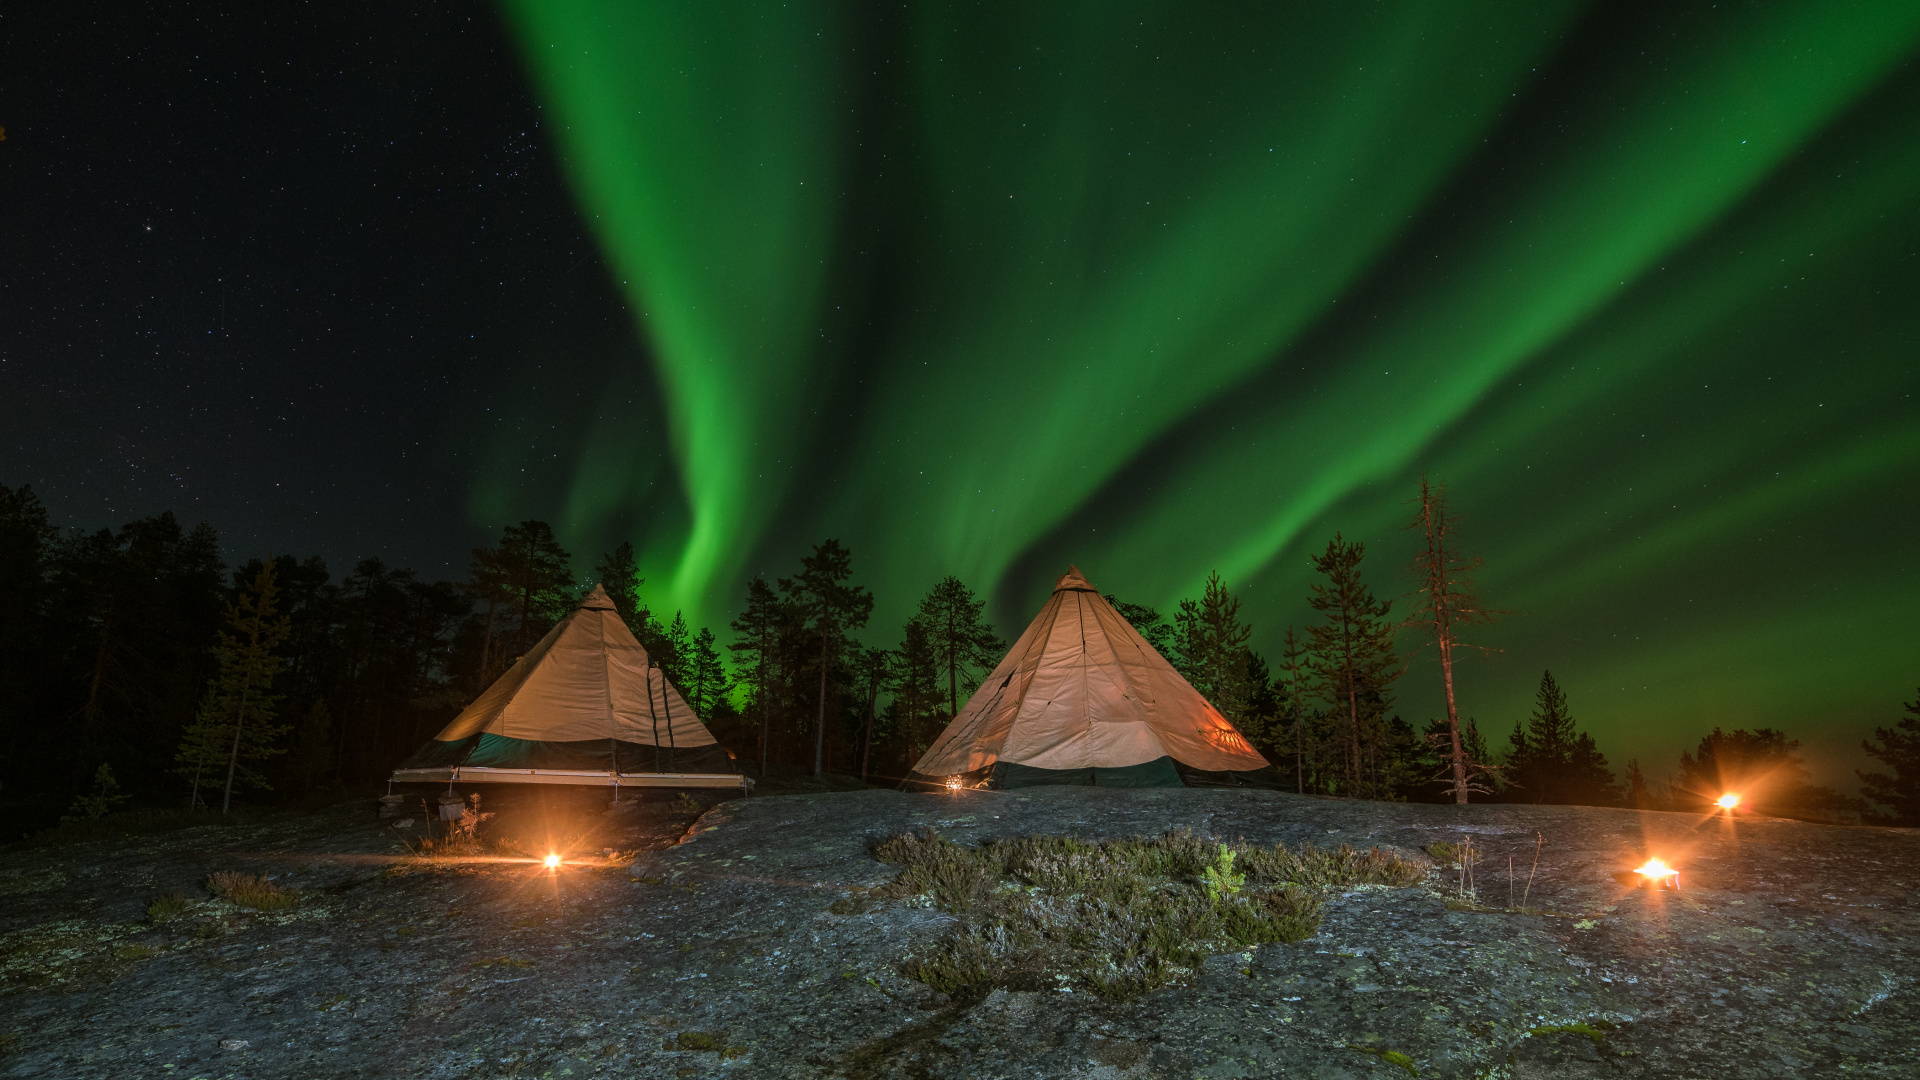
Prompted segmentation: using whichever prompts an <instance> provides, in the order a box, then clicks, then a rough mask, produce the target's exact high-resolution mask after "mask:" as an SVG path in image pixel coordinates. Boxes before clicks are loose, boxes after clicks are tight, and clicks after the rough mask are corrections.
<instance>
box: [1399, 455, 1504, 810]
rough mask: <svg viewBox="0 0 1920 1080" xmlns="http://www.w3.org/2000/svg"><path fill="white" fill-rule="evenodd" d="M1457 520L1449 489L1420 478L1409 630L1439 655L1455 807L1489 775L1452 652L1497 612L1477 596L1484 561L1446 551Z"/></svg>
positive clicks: (1449, 769)
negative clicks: (1465, 630)
mask: <svg viewBox="0 0 1920 1080" xmlns="http://www.w3.org/2000/svg"><path fill="white" fill-rule="evenodd" d="M1457 521H1458V517H1457V516H1456V515H1454V514H1452V513H1450V512H1449V511H1448V510H1447V496H1446V491H1445V489H1444V488H1443V487H1441V486H1440V485H1438V484H1434V485H1429V484H1428V483H1427V478H1426V477H1424V476H1423V477H1421V478H1420V513H1419V515H1418V516H1417V517H1416V518H1414V521H1413V524H1411V525H1409V526H1408V528H1410V529H1419V530H1420V531H1421V532H1422V534H1423V535H1424V536H1425V539H1426V544H1425V546H1424V547H1423V548H1422V549H1421V551H1420V554H1419V555H1417V556H1415V557H1414V570H1415V572H1416V573H1418V574H1419V579H1420V588H1419V591H1418V592H1417V593H1416V594H1415V595H1416V597H1417V598H1416V599H1415V600H1414V607H1413V612H1412V615H1411V617H1409V618H1408V619H1407V625H1408V626H1410V627H1418V628H1419V629H1421V630H1422V631H1424V632H1425V633H1427V634H1429V635H1431V636H1432V638H1433V644H1434V648H1435V650H1436V651H1437V652H1438V653H1439V657H1440V683H1441V685H1442V686H1443V687H1444V688H1445V690H1446V701H1447V720H1446V730H1445V732H1444V736H1445V739H1446V754H1445V757H1446V767H1447V771H1448V772H1449V773H1450V774H1451V784H1450V785H1449V790H1450V792H1451V794H1452V796H1453V801H1454V802H1456V803H1462V804H1464V803H1465V802H1466V801H1467V793H1468V792H1469V791H1483V792H1484V791H1487V790H1488V789H1487V788H1486V787H1485V786H1484V785H1480V784H1476V783H1475V781H1476V780H1477V779H1479V777H1478V776H1476V774H1480V775H1484V774H1485V770H1486V760H1485V759H1484V758H1481V759H1479V760H1475V759H1474V757H1473V755H1472V754H1471V753H1470V752H1469V748H1468V746H1467V744H1466V740H1465V739H1464V738H1463V737H1462V732H1461V727H1460V707H1459V705H1458V704H1457V702H1456V701H1455V697H1454V686H1453V661H1454V651H1455V649H1456V648H1459V647H1461V643H1460V641H1459V640H1458V638H1457V636H1456V635H1457V632H1458V629H1459V628H1460V627H1461V626H1463V625H1466V624H1469V623H1476V622H1489V621H1491V620H1492V618H1493V613H1492V612H1490V611H1488V610H1487V609H1486V607H1485V606H1484V605H1483V604H1481V602H1480V598H1479V597H1478V596H1477V595H1475V590H1474V584H1473V572H1474V571H1475V570H1478V569H1479V568H1480V560H1479V559H1470V558H1464V557H1462V556H1460V555H1458V554H1456V553H1455V552H1453V551H1452V550H1451V548H1450V547H1449V546H1448V545H1449V543H1450V540H1451V536H1452V533H1453V528H1454V525H1455V523H1456V522H1457Z"/></svg>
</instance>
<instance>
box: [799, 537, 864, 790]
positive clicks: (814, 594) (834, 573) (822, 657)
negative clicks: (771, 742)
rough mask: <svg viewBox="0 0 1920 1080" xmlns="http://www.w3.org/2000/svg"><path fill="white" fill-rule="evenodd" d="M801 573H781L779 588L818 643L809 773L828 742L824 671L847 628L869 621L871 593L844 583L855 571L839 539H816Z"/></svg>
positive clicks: (820, 765) (817, 770) (843, 646)
mask: <svg viewBox="0 0 1920 1080" xmlns="http://www.w3.org/2000/svg"><path fill="white" fill-rule="evenodd" d="M800 568H801V569H800V573H799V574H798V575H796V576H794V577H791V578H781V579H780V591H782V592H784V593H786V594H787V601H788V602H789V603H791V604H792V605H793V606H794V610H795V612H796V613H797V614H798V615H799V616H800V618H801V620H802V622H803V623H804V624H805V626H806V630H807V633H808V635H809V636H810V637H811V638H812V639H813V640H815V641H817V642H818V643H819V654H818V661H819V664H820V694H819V709H818V712H817V713H816V715H815V717H814V729H813V775H814V776H816V777H817V776H819V775H821V773H822V771H823V769H824V766H825V760H826V746H827V677H828V675H829V673H830V672H831V671H832V669H833V666H834V662H835V661H836V660H838V659H839V658H840V656H841V655H842V654H844V653H845V652H846V650H847V647H848V645H849V644H850V642H849V640H848V638H847V631H849V630H858V629H859V628H860V627H863V626H865V625H867V619H868V618H869V617H870V616H871V615H872V614H873V594H872V593H870V592H868V591H867V590H866V589H865V588H864V587H863V586H859V585H848V584H846V581H847V579H848V578H850V577H852V576H853V553H852V552H850V551H848V550H847V549H846V548H843V547H841V546H840V541H838V540H827V541H825V542H824V543H820V544H816V545H814V548H813V554H812V555H809V556H807V557H805V558H803V559H801V560H800Z"/></svg>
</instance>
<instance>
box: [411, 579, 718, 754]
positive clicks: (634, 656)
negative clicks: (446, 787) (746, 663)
mask: <svg viewBox="0 0 1920 1080" xmlns="http://www.w3.org/2000/svg"><path fill="white" fill-rule="evenodd" d="M393 778H394V779H395V780H402V781H422V780H429V781H441V782H444V781H459V782H461V783H485V782H496V783H497V782H508V783H533V784H593V785H605V786H612V787H621V786H639V787H742V786H744V785H746V784H747V783H749V781H747V780H746V779H745V778H743V777H742V776H741V775H740V774H739V773H738V771H737V770H736V768H735V766H734V764H733V759H732V757H731V756H730V755H729V754H728V753H727V751H726V750H725V749H724V748H723V747H721V745H720V744H719V742H717V741H716V740H715V739H714V737H713V734H712V733H711V732H709V731H708V730H707V727H706V725H705V724H702V723H701V722H700V718H699V717H697V716H695V715H694V712H693V710H692V709H691V708H689V707H688V705H687V702H686V699H685V698H682V697H681V696H680V692H679V691H678V690H675V689H674V688H673V684H672V683H670V682H668V681H667V677H666V674H665V673H664V672H662V671H661V670H660V668H659V667H658V666H657V665H656V664H654V662H653V659H652V658H651V657H649V656H648V655H647V650H646V649H644V648H642V647H641V645H640V642H639V641H638V640H636V639H635V638H634V636H633V632H632V631H630V630H628V629H627V624H626V623H625V622H624V621H622V620H621V618H620V613H619V612H618V611H616V610H615V609H614V606H613V600H612V599H611V598H610V597H608V596H607V593H606V590H605V589H602V588H601V587H600V586H598V585H596V586H594V588H593V592H591V593H589V594H588V595H587V598H586V599H585V600H584V601H582V602H581V604H580V606H579V607H578V608H576V609H575V610H574V611H573V612H572V613H571V614H569V615H568V616H567V617H566V618H564V619H561V620H560V625H558V626H556V627H554V628H553V630H552V631H551V632H550V633H548V634H547V636H546V637H544V638H541V639H540V643H539V644H538V645H535V646H534V647H533V648H532V649H530V650H528V652H527V654H526V655H525V656H523V657H521V658H520V659H519V661H518V662H517V663H515V664H514V665H513V667H511V668H509V669H508V670H507V673H506V674H504V675H502V676H500V678H499V679H498V680H497V681H495V682H494V684H493V685H492V686H490V687H488V688H487V691H486V693H484V694H481V695H480V697H479V698H478V699H476V700H475V701H474V703H473V704H471V705H469V706H467V707H466V709H465V711H463V712H461V714H460V715H459V716H457V717H454V719H453V722H452V723H451V724H448V725H447V726H446V728H445V729H444V730H442V731H441V732H440V734H438V735H436V736H434V738H433V741H431V742H429V743H427V745H425V746H423V747H421V748H420V751H419V752H418V753H416V754H414V755H413V757H412V758H410V759H408V761H407V763H406V764H404V765H402V766H400V768H398V769H396V770H395V771H394V774H393Z"/></svg>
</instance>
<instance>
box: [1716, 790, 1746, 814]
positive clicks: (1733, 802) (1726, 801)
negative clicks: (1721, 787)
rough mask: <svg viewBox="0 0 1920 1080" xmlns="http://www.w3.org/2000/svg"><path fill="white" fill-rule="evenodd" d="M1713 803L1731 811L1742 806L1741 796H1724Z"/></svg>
mask: <svg viewBox="0 0 1920 1080" xmlns="http://www.w3.org/2000/svg"><path fill="white" fill-rule="evenodd" d="M1713 801H1714V804H1715V805H1716V806H1719V807H1720V808H1721V809H1722V810H1731V809H1733V808H1734V807H1736V806H1739V805H1740V796H1738V795H1732V794H1728V795H1722V796H1720V797H1719V798H1718V799H1715V800H1713Z"/></svg>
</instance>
